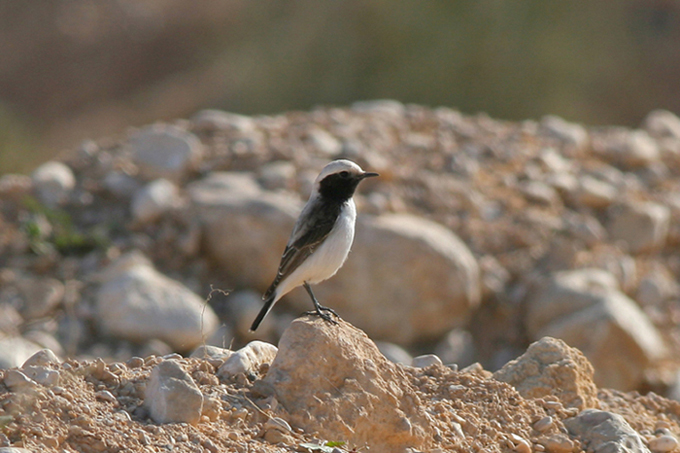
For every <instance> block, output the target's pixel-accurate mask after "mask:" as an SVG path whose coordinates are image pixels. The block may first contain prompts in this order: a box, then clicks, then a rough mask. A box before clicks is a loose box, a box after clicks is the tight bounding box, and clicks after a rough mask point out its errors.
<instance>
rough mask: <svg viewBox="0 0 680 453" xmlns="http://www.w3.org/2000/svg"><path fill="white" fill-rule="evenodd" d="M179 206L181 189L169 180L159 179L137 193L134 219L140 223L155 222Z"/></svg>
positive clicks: (132, 208)
mask: <svg viewBox="0 0 680 453" xmlns="http://www.w3.org/2000/svg"><path fill="white" fill-rule="evenodd" d="M178 204H179V188H178V187H177V186H176V185H175V184H173V183H171V182H170V181H168V180H167V179H157V180H155V181H153V182H151V183H149V184H147V185H146V186H144V187H142V188H141V189H140V190H138V191H137V192H136V193H135V195H134V197H133V198H132V205H131V210H132V217H133V218H134V219H135V220H136V221H138V222H140V223H150V222H154V221H156V220H158V219H159V218H160V217H161V216H162V215H163V214H164V213H166V212H168V211H170V210H171V209H173V208H174V207H176V206H178Z"/></svg>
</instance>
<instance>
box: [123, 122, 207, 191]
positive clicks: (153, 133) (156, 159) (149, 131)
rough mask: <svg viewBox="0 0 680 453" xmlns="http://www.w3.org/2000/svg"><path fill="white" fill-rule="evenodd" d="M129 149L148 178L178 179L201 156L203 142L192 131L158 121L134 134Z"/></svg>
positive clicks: (193, 165)
mask: <svg viewBox="0 0 680 453" xmlns="http://www.w3.org/2000/svg"><path fill="white" fill-rule="evenodd" d="M129 148H130V151H131V153H132V157H133V160H134V162H135V163H136V164H137V166H138V167H139V169H140V171H141V173H142V174H143V175H144V176H145V177H147V178H149V179H156V178H166V179H169V180H172V181H177V180H180V179H182V178H183V177H184V176H185V175H186V173H187V171H189V170H191V169H193V168H194V167H195V166H196V165H197V163H198V161H199V160H200V159H201V157H202V156H203V145H202V144H201V142H200V140H199V139H198V137H196V136H195V135H194V134H191V133H189V132H186V131H184V130H182V129H180V128H178V127H175V126H169V125H160V124H159V125H154V126H148V127H146V128H144V129H141V130H140V131H139V132H137V133H136V134H135V135H133V136H132V137H131V138H130V142H129Z"/></svg>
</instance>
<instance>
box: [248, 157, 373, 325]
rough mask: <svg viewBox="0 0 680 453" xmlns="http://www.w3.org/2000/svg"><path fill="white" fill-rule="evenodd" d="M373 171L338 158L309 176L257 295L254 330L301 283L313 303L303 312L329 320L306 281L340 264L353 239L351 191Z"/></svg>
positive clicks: (315, 280) (328, 273) (325, 276)
mask: <svg viewBox="0 0 680 453" xmlns="http://www.w3.org/2000/svg"><path fill="white" fill-rule="evenodd" d="M371 176H378V174H377V173H370V172H365V171H363V170H362V169H361V167H359V166H358V165H357V164H355V163H354V162H352V161H349V160H345V159H339V160H334V161H333V162H331V163H329V164H328V165H326V166H325V167H324V168H323V170H321V173H319V176H317V178H316V180H315V181H314V189H313V190H312V194H311V195H310V197H309V200H308V201H307V204H306V205H305V207H304V208H303V209H302V212H301V213H300V217H298V219H297V222H296V223H295V228H293V233H292V234H291V235H290V239H289V240H288V244H287V245H286V249H285V250H284V251H283V256H282V257H281V264H279V270H278V273H277V274H276V278H275V279H274V282H273V283H272V284H271V286H270V287H269V289H268V290H267V292H266V293H265V294H264V296H263V300H264V301H265V302H264V306H263V307H262V310H261V311H260V313H259V314H258V315H257V318H255V321H253V325H252V326H251V327H250V331H251V332H254V331H255V329H257V327H258V326H259V325H260V323H261V322H262V320H263V319H264V317H265V316H267V313H269V311H270V310H271V309H272V307H273V306H274V304H275V303H276V302H277V301H278V300H279V299H281V298H282V297H283V296H284V295H286V294H287V293H288V292H290V291H291V290H293V289H294V288H297V287H298V286H300V285H303V286H304V287H305V289H306V290H307V293H309V296H310V297H311V298H312V302H313V303H314V309H315V310H314V311H311V312H307V313H308V314H314V315H317V316H320V317H321V318H323V319H325V320H326V321H329V322H332V323H335V321H334V320H333V318H332V317H331V316H330V314H329V313H332V314H333V315H335V316H338V315H337V313H335V311H334V310H333V309H331V308H328V307H324V306H322V305H320V304H319V301H318V300H317V299H316V297H315V296H314V293H313V292H312V287H311V286H310V285H313V284H316V283H319V282H322V281H324V280H326V279H328V278H330V277H332V276H333V275H335V273H336V272H337V271H338V269H340V267H342V265H343V264H344V263H345V260H346V259H347V255H348V254H349V250H350V248H351V247H352V241H354V224H355V223H356V217H357V211H356V207H355V206H354V200H352V196H353V195H354V191H355V190H356V188H357V186H358V185H359V183H360V182H361V181H363V180H364V179H366V178H369V177H371Z"/></svg>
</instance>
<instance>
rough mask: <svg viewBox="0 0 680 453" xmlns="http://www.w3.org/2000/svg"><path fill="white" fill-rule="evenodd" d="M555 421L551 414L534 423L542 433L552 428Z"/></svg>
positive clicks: (535, 427)
mask: <svg viewBox="0 0 680 453" xmlns="http://www.w3.org/2000/svg"><path fill="white" fill-rule="evenodd" d="M554 423H555V421H554V420H553V418H552V417H551V416H550V415H548V416H545V417H543V418H542V419H540V420H539V421H537V422H536V423H534V429H535V430H536V431H538V432H541V433H542V432H543V431H547V430H548V429H550V427H551V426H553V424H554Z"/></svg>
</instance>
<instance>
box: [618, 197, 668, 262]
mask: <svg viewBox="0 0 680 453" xmlns="http://www.w3.org/2000/svg"><path fill="white" fill-rule="evenodd" d="M609 217H610V220H609V225H608V230H609V234H610V236H611V238H612V240H620V241H624V242H625V243H627V244H628V247H629V249H630V251H631V252H632V253H643V252H650V251H656V250H659V249H661V248H662V247H663V246H664V245H665V243H666V238H667V237H668V230H669V228H670V217H671V213H670V209H669V208H668V207H667V206H664V205H661V204H657V203H653V202H638V203H628V204H626V205H623V206H617V207H616V208H612V210H611V212H610V215H609Z"/></svg>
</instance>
